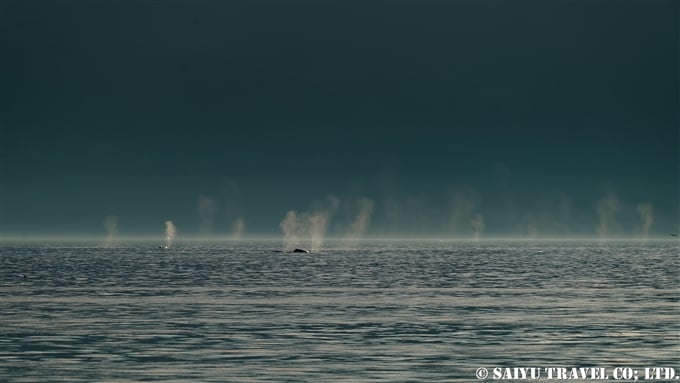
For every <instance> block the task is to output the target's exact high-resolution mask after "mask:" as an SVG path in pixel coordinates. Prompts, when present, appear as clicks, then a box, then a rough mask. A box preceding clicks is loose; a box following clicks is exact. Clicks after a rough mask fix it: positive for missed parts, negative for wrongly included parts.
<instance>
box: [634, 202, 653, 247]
mask: <svg viewBox="0 0 680 383" xmlns="http://www.w3.org/2000/svg"><path fill="white" fill-rule="evenodd" d="M637 211H638V213H639V214H640V220H641V221H642V239H647V237H649V228H650V227H652V223H654V206H653V205H652V204H651V203H641V204H639V205H638V206H637Z"/></svg>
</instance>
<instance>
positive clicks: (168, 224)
mask: <svg viewBox="0 0 680 383" xmlns="http://www.w3.org/2000/svg"><path fill="white" fill-rule="evenodd" d="M176 235H177V228H175V224H174V223H172V221H165V247H166V248H168V249H169V248H170V246H172V241H174V240H175V236H176Z"/></svg>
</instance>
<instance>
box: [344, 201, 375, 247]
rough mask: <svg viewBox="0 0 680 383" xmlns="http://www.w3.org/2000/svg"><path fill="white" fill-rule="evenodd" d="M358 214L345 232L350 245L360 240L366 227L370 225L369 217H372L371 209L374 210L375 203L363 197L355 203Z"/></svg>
mask: <svg viewBox="0 0 680 383" xmlns="http://www.w3.org/2000/svg"><path fill="white" fill-rule="evenodd" d="M356 205H357V208H358V212H357V215H356V217H355V218H354V221H352V223H351V224H350V225H349V229H348V231H347V236H346V239H347V241H348V242H349V243H350V244H352V243H353V242H355V241H356V240H357V239H359V238H361V237H362V236H363V235H364V233H366V230H368V226H369V225H370V223H371V215H373V209H374V208H375V202H373V200H372V199H370V198H366V197H363V198H361V199H359V200H358V201H357V202H356Z"/></svg>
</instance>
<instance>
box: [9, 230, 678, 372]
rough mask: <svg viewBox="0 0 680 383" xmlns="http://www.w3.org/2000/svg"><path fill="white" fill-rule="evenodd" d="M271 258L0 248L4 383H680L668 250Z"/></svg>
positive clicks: (215, 251) (546, 248)
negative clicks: (601, 377) (621, 371)
mask: <svg viewBox="0 0 680 383" xmlns="http://www.w3.org/2000/svg"><path fill="white" fill-rule="evenodd" d="M277 247H278V244H276V243H273V242H233V243H229V242H224V243H219V244H216V243H213V244H210V245H201V244H191V243H180V244H178V245H177V246H175V247H174V248H171V249H169V250H162V249H158V248H157V247H156V246H155V244H152V243H138V244H134V245H130V246H120V247H116V248H98V247H90V246H79V245H77V244H64V243H56V244H36V243H31V244H5V245H3V246H2V248H0V251H1V257H0V314H1V316H0V381H4V382H50V381H54V382H56V381H59V382H94V381H98V382H103V381H108V382H114V381H117V382H122V381H126V382H129V381H159V382H161V381H162V382H180V381H183V382H184V381H197V382H282V381H289V382H303V381H304V382H343V381H344V382H365V381H373V382H402V381H403V382H406V381H409V382H414V381H422V382H435V381H446V382H469V381H475V380H477V379H476V378H475V370H476V369H477V368H478V367H487V368H489V369H491V368H493V367H496V366H498V367H517V366H519V367H553V366H558V367H572V366H573V367H590V366H601V367H606V368H613V367H617V366H629V367H633V368H643V367H646V366H669V367H675V368H676V370H677V371H678V372H679V373H680V363H679V362H680V320H679V319H680V316H679V314H680V279H679V273H678V272H679V271H680V255H679V252H678V242H677V241H675V242H674V241H658V242H646V243H635V242H604V243H600V242H595V241H593V242H516V241H515V242H512V241H510V242H480V243H473V242H461V243H456V242H444V243H441V242H405V241H398V242H365V243H363V244H360V245H358V246H356V247H355V248H353V249H344V248H341V246H337V247H338V248H333V246H332V244H331V245H329V246H328V248H327V249H325V250H323V251H321V252H320V253H318V254H287V253H274V252H272V251H271V250H272V249H276V248H277ZM489 379H491V378H489Z"/></svg>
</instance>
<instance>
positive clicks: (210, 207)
mask: <svg viewBox="0 0 680 383" xmlns="http://www.w3.org/2000/svg"><path fill="white" fill-rule="evenodd" d="M196 205H197V210H198V216H199V217H200V218H201V223H200V225H199V231H200V233H201V234H204V235H209V234H212V232H213V226H214V223H215V214H217V211H218V210H219V203H218V202H217V200H216V199H215V198H213V197H210V196H207V195H204V194H201V195H199V196H198V200H197V203H196Z"/></svg>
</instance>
